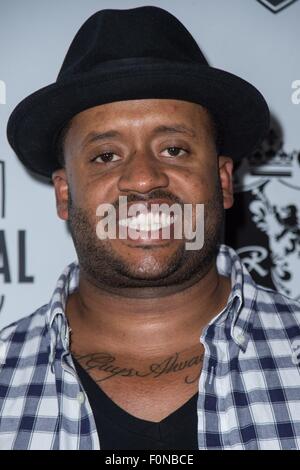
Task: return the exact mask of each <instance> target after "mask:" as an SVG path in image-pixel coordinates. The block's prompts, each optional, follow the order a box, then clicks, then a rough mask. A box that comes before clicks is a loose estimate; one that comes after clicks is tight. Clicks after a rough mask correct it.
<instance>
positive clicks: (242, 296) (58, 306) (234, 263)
mask: <svg viewBox="0 0 300 470" xmlns="http://www.w3.org/2000/svg"><path fill="white" fill-rule="evenodd" d="M216 265H217V269H218V272H219V274H221V275H224V276H227V277H231V292H230V295H229V298H228V302H227V305H226V307H225V308H224V309H223V310H222V311H221V312H220V313H219V314H218V315H217V316H216V317H214V318H213V319H212V320H211V321H210V323H209V324H208V325H207V327H206V328H205V329H204V331H203V335H204V333H205V331H206V329H207V328H208V327H209V325H211V324H212V323H216V324H220V323H222V322H225V321H226V319H227V318H228V316H229V315H230V318H232V321H231V337H232V339H233V341H234V342H235V343H236V344H237V345H238V346H239V347H240V348H241V349H242V350H243V351H245V350H246V348H247V344H248V340H249V334H250V332H251V328H252V323H253V314H254V309H253V308H252V306H253V304H254V303H255V300H256V296H257V288H256V284H255V282H254V281H253V279H252V278H251V276H250V274H249V272H248V271H247V269H246V267H245V266H244V265H243V264H242V262H241V260H240V258H239V257H238V255H237V253H236V252H235V251H234V250H233V249H232V248H230V247H229V246H227V245H220V246H219V250H218V254H217V259H216ZM79 273H80V268H79V264H78V262H73V263H71V264H70V265H69V266H67V268H66V269H65V270H64V272H63V273H62V275H61V276H60V278H59V279H58V282H57V285H56V288H55V290H54V293H53V295H52V298H51V300H50V302H49V304H48V308H47V323H48V326H49V331H50V338H51V339H50V355H49V362H50V364H51V366H53V363H54V357H55V350H56V345H57V344H58V343H60V344H62V345H63V348H64V350H65V351H66V352H69V341H70V328H69V325H68V322H67V318H66V315H65V308H66V302H67V298H68V296H69V295H70V294H71V293H72V292H74V291H75V290H76V289H77V287H78V284H79ZM242 307H243V308H242ZM59 339H60V340H61V341H59Z"/></svg>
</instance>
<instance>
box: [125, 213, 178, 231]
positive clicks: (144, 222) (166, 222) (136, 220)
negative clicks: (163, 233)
mask: <svg viewBox="0 0 300 470" xmlns="http://www.w3.org/2000/svg"><path fill="white" fill-rule="evenodd" d="M175 220H176V218H175V217H174V216H170V215H169V214H164V213H156V214H153V213H152V212H148V214H143V213H142V214H139V215H137V216H133V217H128V218H125V219H121V220H119V225H120V226H121V227H126V228H129V229H131V230H135V231H136V232H147V233H148V232H157V231H159V230H161V229H164V228H167V227H170V226H171V225H173V224H174V222H175Z"/></svg>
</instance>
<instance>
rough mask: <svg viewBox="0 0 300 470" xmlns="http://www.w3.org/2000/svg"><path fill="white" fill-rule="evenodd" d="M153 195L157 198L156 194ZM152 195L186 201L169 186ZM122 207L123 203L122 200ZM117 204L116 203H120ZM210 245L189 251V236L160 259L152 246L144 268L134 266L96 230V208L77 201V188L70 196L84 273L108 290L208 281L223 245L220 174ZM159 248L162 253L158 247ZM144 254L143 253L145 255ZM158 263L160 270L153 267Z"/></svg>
mask: <svg viewBox="0 0 300 470" xmlns="http://www.w3.org/2000/svg"><path fill="white" fill-rule="evenodd" d="M150 196H151V197H150ZM150 196H149V198H147V201H149V202H150V203H151V199H155V198H157V199H159V198H162V199H166V200H169V201H170V203H172V202H177V203H179V204H181V205H182V207H183V204H184V203H183V201H181V200H179V199H178V198H177V197H176V196H174V195H172V194H171V193H168V192H166V191H164V190H161V189H157V190H154V191H153V192H151V195H150ZM127 199H128V203H130V202H140V201H141V200H145V199H144V197H143V199H142V198H141V197H138V196H133V197H131V196H128V198H127ZM116 205H117V203H116ZM116 205H115V207H116ZM204 209H205V224H204V244H203V247H202V248H201V249H199V250H186V248H185V240H184V239H183V240H182V243H181V244H179V245H178V248H177V249H176V251H175V252H173V253H172V254H170V255H169V256H168V257H167V259H165V257H164V260H163V262H161V263H160V262H159V261H158V260H157V258H156V261H155V262H154V260H153V259H154V257H155V256H156V257H157V252H155V253H154V252H153V248H152V247H151V246H149V245H148V246H147V245H146V246H141V247H140V248H138V249H139V250H141V251H142V253H143V255H144V259H143V269H141V268H140V267H139V268H138V267H137V266H135V265H134V263H133V262H132V260H130V259H127V260H126V259H124V258H123V257H122V256H121V255H120V254H119V253H118V252H117V251H116V250H114V248H113V246H112V245H111V243H110V240H100V239H99V238H98V237H97V234H96V224H97V220H96V217H95V212H92V211H90V210H88V209H83V208H81V207H78V206H76V205H75V204H74V201H73V199H72V195H71V191H70V190H69V199H68V210H69V218H68V226H69V230H70V232H71V236H72V239H73V242H74V245H75V249H76V252H77V256H78V261H79V265H80V272H81V275H83V276H85V277H86V278H87V279H88V280H89V281H90V282H91V283H92V284H93V285H94V286H96V287H98V288H104V289H106V290H112V287H113V288H114V289H116V288H117V289H122V288H123V289H124V288H125V289H126V288H136V287H139V288H141V287H143V288H147V287H149V288H153V287H171V286H177V288H178V289H179V288H180V286H183V285H185V284H188V285H191V284H194V283H195V282H197V281H198V280H200V279H202V278H203V277H204V276H205V275H206V274H207V272H208V271H209V269H210V268H211V266H212V264H213V262H214V260H215V258H216V255H217V251H218V245H219V244H220V243H221V240H222V235H223V225H224V208H223V194H222V189H221V184H220V179H219V177H218V179H217V181H216V186H215V189H214V193H213V196H212V197H211V199H210V200H209V201H208V202H207V203H205V207H204ZM154 251H156V250H155V249H154ZM142 258H143V256H142ZM154 266H155V269H153V267H154Z"/></svg>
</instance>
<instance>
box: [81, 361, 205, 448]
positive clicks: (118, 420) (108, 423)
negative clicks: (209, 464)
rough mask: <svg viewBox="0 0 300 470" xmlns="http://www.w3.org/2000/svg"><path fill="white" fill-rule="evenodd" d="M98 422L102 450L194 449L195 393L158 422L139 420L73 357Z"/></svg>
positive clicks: (195, 443) (195, 431)
mask: <svg viewBox="0 0 300 470" xmlns="http://www.w3.org/2000/svg"><path fill="white" fill-rule="evenodd" d="M73 361H74V364H75V367H76V370H77V373H78V375H79V378H80V380H81V383H82V386H83V388H84V389H85V391H86V394H87V396H88V399H89V402H90V405H91V408H92V411H93V415H94V418H95V422H96V427H97V432H98V436H99V441H100V448H101V450H135V449H139V450H160V449H164V450H195V449H198V440H197V423H198V419H197V398H198V393H196V394H195V395H194V396H193V397H192V398H190V399H189V400H188V401H187V402H186V403H185V404H184V405H183V406H181V407H180V408H178V409H177V410H176V411H174V412H173V413H171V414H170V415H169V416H167V417H166V418H164V419H163V420H162V421H160V422H159V423H154V422H152V421H146V420H143V419H139V418H136V417H135V416H133V415H131V414H129V413H127V411H125V410H123V409H122V408H121V407H119V406H118V405H117V404H116V403H114V402H113V401H112V400H111V399H110V398H109V397H108V395H106V393H104V392H103V390H101V388H100V387H99V386H98V385H97V383H96V382H95V381H94V380H93V379H92V378H91V377H90V375H89V374H88V373H87V372H86V371H85V370H84V369H83V368H82V366H81V365H80V364H79V363H78V362H77V361H76V360H75V359H74V358H73Z"/></svg>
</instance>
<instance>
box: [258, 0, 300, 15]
mask: <svg viewBox="0 0 300 470" xmlns="http://www.w3.org/2000/svg"><path fill="white" fill-rule="evenodd" d="M258 1H259V2H260V3H262V4H263V5H265V6H266V7H267V8H268V9H269V10H271V11H272V12H273V13H278V12H279V11H281V10H283V9H284V8H286V7H288V6H289V5H291V3H294V2H295V1H296V0H258Z"/></svg>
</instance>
